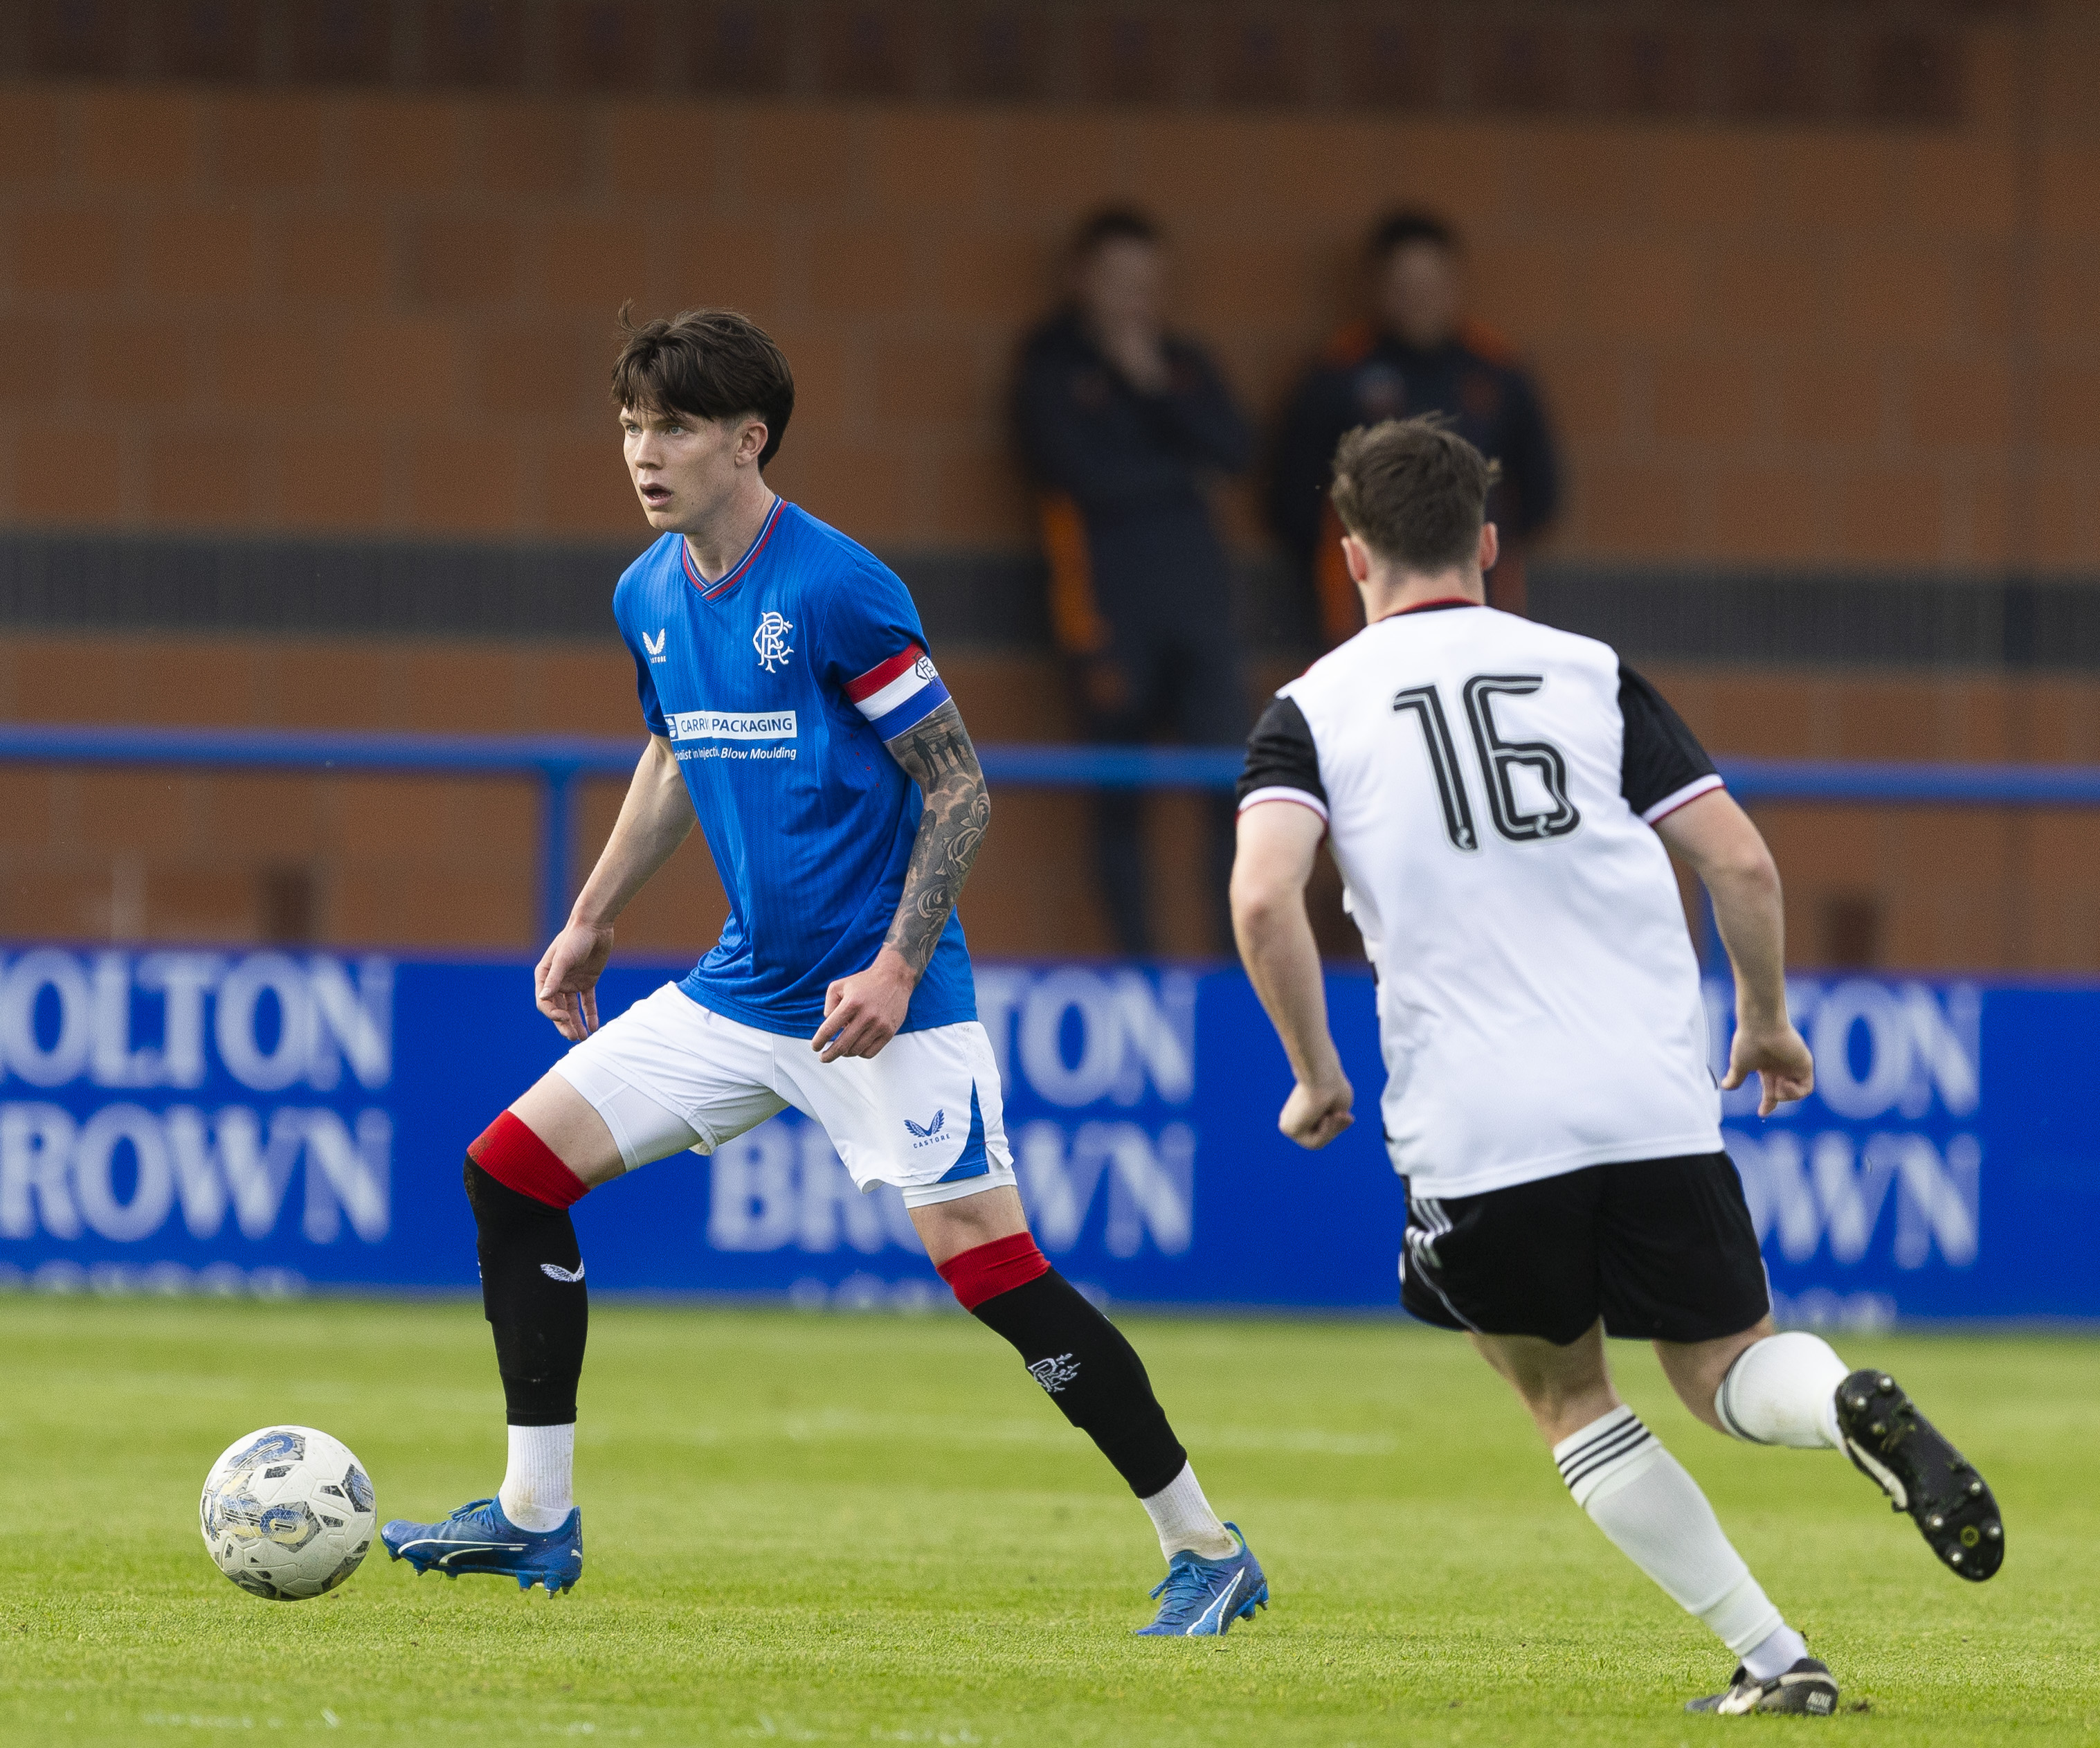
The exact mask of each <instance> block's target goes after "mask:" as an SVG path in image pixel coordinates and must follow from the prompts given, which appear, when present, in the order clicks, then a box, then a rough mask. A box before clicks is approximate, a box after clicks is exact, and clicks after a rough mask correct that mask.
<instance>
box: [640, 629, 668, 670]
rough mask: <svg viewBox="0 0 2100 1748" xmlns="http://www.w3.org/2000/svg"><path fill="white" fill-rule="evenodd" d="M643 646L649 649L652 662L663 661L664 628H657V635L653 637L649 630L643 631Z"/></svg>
mask: <svg viewBox="0 0 2100 1748" xmlns="http://www.w3.org/2000/svg"><path fill="white" fill-rule="evenodd" d="M642 648H644V649H645V650H646V651H649V660H651V662H660V661H662V660H664V632H663V630H662V629H661V628H659V629H658V630H657V633H656V635H655V637H653V638H652V637H651V636H650V635H649V633H647V632H646V631H645V632H643V633H642Z"/></svg>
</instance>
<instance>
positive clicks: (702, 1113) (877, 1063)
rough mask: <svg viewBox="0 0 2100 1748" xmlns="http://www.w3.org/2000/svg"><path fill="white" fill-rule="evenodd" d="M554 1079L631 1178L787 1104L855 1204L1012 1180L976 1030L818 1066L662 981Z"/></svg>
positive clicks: (953, 1030) (925, 1035)
mask: <svg viewBox="0 0 2100 1748" xmlns="http://www.w3.org/2000/svg"><path fill="white" fill-rule="evenodd" d="M554 1072H555V1073H556V1074H558V1075H560V1076H561V1077H562V1079H564V1080H566V1081H567V1082H568V1083H569V1084H570V1085H571V1086H572V1087H574V1088H576V1091H577V1092H579V1093H581V1094H583V1096H584V1097H585V1098H587V1099H589V1101H590V1103H591V1106H592V1108H593V1110H596V1111H597V1112H598V1115H600V1116H601V1117H602V1118H604V1119H605V1123H606V1127H607V1128H609V1129H611V1131H612V1138H613V1139H614V1141H617V1142H618V1143H619V1144H620V1158H621V1159H623V1160H624V1161H625V1162H626V1164H627V1168H628V1170H629V1171H630V1172H631V1171H633V1169H634V1168H636V1167H637V1166H641V1165H646V1164H648V1163H650V1162H651V1160H653V1159H667V1158H668V1157H669V1156H670V1155H671V1154H674V1153H680V1152H683V1151H685V1150H686V1149H689V1148H690V1149H692V1150H695V1151H696V1152H699V1153H712V1152H713V1151H714V1150H715V1149H716V1148H717V1147H719V1146H721V1144H722V1143H723V1142H724V1141H733V1140H734V1139H735V1137H738V1136H739V1135H741V1134H743V1132H744V1131H745V1130H746V1129H749V1128H756V1127H757V1125H758V1124H760V1123H763V1122H765V1119H767V1118H768V1117H770V1116H774V1115H777V1114H778V1113H779V1112H780V1111H781V1110H784V1109H786V1107H787V1106H790V1105H792V1106H794V1107H795V1108H796V1110H799V1111H801V1113H802V1115H804V1116H805V1117H809V1118H810V1119H814V1121H815V1122H817V1123H821V1124H823V1128H824V1132H825V1133H826V1134H827V1136H829V1137H831V1142H832V1146H833V1147H835V1148H836V1149H837V1150H838V1155H839V1158H840V1159H842V1160H843V1161H844V1162H845V1168H846V1170H847V1172H849V1173H850V1174H851V1176H852V1177H853V1181H854V1184H855V1185H857V1186H858V1188H859V1189H860V1190H861V1191H862V1194H866V1193H867V1191H869V1190H873V1189H874V1188H875V1186H876V1185H877V1184H894V1185H896V1186H897V1187H898V1190H901V1191H902V1192H903V1195H904V1203H905V1206H906V1207H925V1206H927V1205H928V1204H929V1203H935V1202H952V1201H954V1200H955V1199H956V1198H958V1197H961V1196H970V1195H975V1194H977V1193H978V1192H979V1191H981V1190H995V1189H997V1188H999V1186H1000V1185H1003V1184H1010V1183H1012V1181H1013V1155H1012V1151H1011V1150H1009V1149H1008V1146H1007V1144H1006V1123H1005V1116H1004V1105H1003V1103H1002V1101H1001V1100H1000V1098H999V1064H998V1062H997V1060H996V1059H995V1057H993V1055H992V1049H991V1040H990V1038H989V1037H988V1036H987V1035H986V1032H985V1029H984V1027H983V1026H981V1025H980V1024H978V1023H977V1021H975V1020H967V1021H964V1022H961V1023H960V1024H958V1025H954V1026H929V1027H928V1028H927V1029H926V1030H925V1031H915V1032H899V1033H898V1035H897V1036H895V1037H894V1038H893V1039H891V1040H889V1043H888V1044H885V1045H884V1046H883V1048H882V1052H881V1053H880V1055H878V1056H875V1057H840V1059H839V1060H838V1061H837V1062H823V1061H821V1060H820V1059H819V1058H818V1053H816V1052H815V1051H814V1050H812V1049H811V1048H810V1040H808V1039H806V1038H783V1037H782V1036H781V1035H779V1034H778V1033H776V1032H762V1031H759V1030H758V1029H757V1027H756V1026H746V1025H745V1024H743V1022H742V1021H740V1020H732V1019H730V1018H729V1017H727V1016H726V1015H723V1014H720V1013H715V1012H714V1011H713V1010H712V1009H709V1008H704V1007H702V1006H701V1005H700V1004H699V1003H698V1002H696V1001H695V1000H693V999H692V997H691V996H690V995H687V994H686V992H685V991H683V990H682V989H680V988H679V987H678V986H677V984H675V983H666V984H665V985H664V987H662V988H661V989H660V990H658V991H656V992H655V994H654V995H649V996H646V997H645V998H644V999H643V1000H640V1001H637V1003H635V1004H634V1005H633V1007H631V1008H629V1009H628V1010H627V1011H626V1013H623V1014H621V1015H620V1017H618V1018H617V1019H615V1020H611V1021H609V1022H607V1023H606V1024H605V1025H603V1026H600V1027H599V1028H598V1030H597V1031H594V1032H593V1033H592V1034H591V1035H590V1036H589V1037H588V1038H586V1039H585V1040H584V1041H583V1042H582V1043H581V1044H576V1045H575V1046H574V1047H573V1048H571V1050H570V1051H569V1053H568V1054H567V1056H565V1057H562V1059H561V1061H559V1062H557V1063H555V1064H554Z"/></svg>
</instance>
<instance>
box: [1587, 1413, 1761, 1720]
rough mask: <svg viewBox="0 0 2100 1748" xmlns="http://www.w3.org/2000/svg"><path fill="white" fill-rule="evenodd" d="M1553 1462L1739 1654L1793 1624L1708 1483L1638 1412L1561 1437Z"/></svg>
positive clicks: (1621, 1546) (1615, 1533)
mask: <svg viewBox="0 0 2100 1748" xmlns="http://www.w3.org/2000/svg"><path fill="white" fill-rule="evenodd" d="M1553 1460H1554V1462H1555V1463H1557V1464H1558V1465H1559V1466H1560V1478H1561V1479H1562V1480H1563V1481H1565V1482H1567V1483H1568V1491H1569V1492H1570V1493H1572V1494H1574V1496H1575V1503H1577V1505H1579V1506H1581V1507H1582V1509H1583V1510H1584V1511H1586V1512H1588V1513H1589V1514H1590V1519H1591V1520H1592V1521H1594V1522H1595V1524H1596V1525H1597V1527H1598V1528H1599V1530H1603V1531H1604V1534H1606V1535H1608V1536H1609V1537H1610V1538H1611V1539H1612V1543H1614V1544H1615V1545H1616V1546H1617V1548H1618V1550H1619V1552H1621V1553H1622V1554H1624V1555H1625V1556H1626V1557H1627V1558H1628V1559H1629V1560H1632V1561H1633V1563H1634V1564H1635V1565H1637V1566H1639V1568H1640V1569H1641V1570H1642V1571H1643V1572H1645V1573H1646V1574H1648V1576H1649V1577H1650V1578H1653V1579H1654V1580H1655V1581H1656V1582H1657V1583H1658V1584H1660V1585H1661V1587H1663V1589H1664V1590H1665V1591H1668V1592H1669V1593H1670V1597H1671V1599H1672V1600H1674V1601H1675V1602H1676V1603H1677V1605H1679V1607H1680V1608H1682V1609H1684V1610H1685V1611H1686V1612H1687V1613H1691V1614H1696V1615H1697V1616H1698V1617H1699V1618H1700V1619H1701V1620H1702V1621H1704V1622H1705V1623H1706V1624H1707V1626H1708V1627H1710V1628H1712V1630H1713V1631H1714V1634H1715V1635H1716V1636H1718V1638H1719V1639H1720V1640H1721V1642H1722V1643H1723V1644H1725V1645H1727V1648H1728V1649H1730V1650H1731V1651H1733V1652H1734V1653H1736V1656H1738V1657H1741V1656H1743V1655H1745V1653H1747V1652H1748V1651H1749V1649H1750V1648H1751V1647H1752V1646H1757V1647H1758V1648H1759V1649H1762V1647H1763V1646H1764V1644H1766V1643H1767V1641H1768V1640H1770V1639H1771V1636H1772V1635H1773V1633H1774V1632H1775V1631H1777V1630H1778V1629H1780V1628H1781V1627H1785V1625H1786V1622H1785V1621H1784V1620H1782V1619H1781V1618H1780V1612H1779V1610H1778V1609H1775V1608H1774V1607H1773V1606H1772V1605H1771V1601H1770V1600H1768V1599H1767V1596H1765V1593H1764V1591H1762V1589H1760V1588H1759V1587H1758V1581H1757V1580H1756V1579H1755V1578H1752V1577H1751V1576H1750V1569H1749V1567H1748V1566H1746V1565H1744V1564H1743V1556H1741V1555H1740V1554H1739V1553H1737V1552H1736V1550H1735V1548H1734V1547H1733V1546H1732V1544H1731V1543H1730V1542H1729V1540H1728V1538H1727V1536H1726V1535H1724V1534H1723V1533H1722V1530H1721V1522H1720V1520H1719V1519H1718V1518H1717V1517H1716V1516H1714V1507H1712V1506H1710V1505H1709V1504H1708V1503H1706V1495H1705V1494H1703V1493H1701V1491H1700V1490H1699V1483H1698V1482H1697V1481H1694V1480H1693V1479H1692V1477H1690V1476H1689V1475H1688V1474H1687V1473H1686V1472H1685V1471H1684V1468H1683V1464H1681V1463H1679V1462H1678V1460H1677V1459H1676V1458H1674V1457H1673V1456H1672V1455H1670V1453H1669V1452H1668V1451H1667V1450H1664V1449H1663V1448H1662V1446H1661V1444H1660V1443H1659V1442H1658V1441H1657V1438H1656V1436H1655V1435H1654V1434H1653V1433H1652V1432H1649V1431H1648V1428H1646V1427H1644V1426H1643V1425H1642V1424H1641V1422H1640V1417H1639V1415H1636V1414H1635V1412H1634V1411H1633V1410H1632V1409H1630V1408H1614V1409H1613V1410H1612V1411H1611V1412H1610V1413H1609V1414H1608V1415H1603V1416H1601V1417H1599V1419H1595V1420H1593V1421H1591V1422H1590V1424H1589V1425H1587V1426H1586V1427H1584V1428H1582V1431H1581V1432H1574V1433H1571V1434H1570V1435H1569V1436H1568V1437H1566V1438H1564V1439H1562V1440H1561V1441H1560V1443H1559V1444H1557V1445H1555V1446H1554V1447H1553ZM1788 1661H1789V1663H1790V1662H1792V1661H1793V1660H1792V1659H1791V1658H1789V1660H1788ZM1760 1679H1762V1677H1760Z"/></svg>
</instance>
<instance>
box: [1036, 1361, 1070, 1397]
mask: <svg viewBox="0 0 2100 1748" xmlns="http://www.w3.org/2000/svg"><path fill="white" fill-rule="evenodd" d="M1028 1375H1029V1376H1030V1377H1031V1378H1033V1379H1035V1381H1036V1382H1037V1383H1038V1384H1041V1385H1042V1386H1043V1388H1044V1389H1045V1390H1047V1391H1048V1392H1049V1393H1050V1394H1051V1395H1052V1396H1055V1395H1057V1393H1058V1392H1059V1391H1061V1390H1062V1389H1063V1388H1065V1385H1066V1384H1070V1382H1071V1381H1072V1380H1073V1379H1074V1378H1076V1377H1078V1376H1079V1362H1078V1361H1077V1360H1075V1359H1074V1358H1073V1357H1072V1356H1071V1355H1070V1354H1069V1353H1061V1354H1059V1355H1058V1356H1057V1358H1055V1359H1054V1360H1038V1361H1037V1362H1035V1364H1034V1365H1033V1366H1030V1367H1029V1368H1028Z"/></svg>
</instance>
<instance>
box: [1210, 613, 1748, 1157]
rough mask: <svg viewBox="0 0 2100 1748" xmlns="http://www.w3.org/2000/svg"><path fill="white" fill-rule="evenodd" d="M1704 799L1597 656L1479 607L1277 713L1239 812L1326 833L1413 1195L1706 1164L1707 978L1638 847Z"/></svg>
mask: <svg viewBox="0 0 2100 1748" xmlns="http://www.w3.org/2000/svg"><path fill="white" fill-rule="evenodd" d="M1720 786H1721V779H1720V778H1719V777H1718V775H1715V773H1714V766H1713V761H1711V760H1710V759H1709V758H1708V757H1706V754H1705V752H1704V750H1703V749H1702V748H1701V747H1700V745H1699V743H1698V742H1697V741H1696V739H1694V738H1693V737H1692V733H1691V731H1690V730H1688V729H1687V728H1686V726H1684V724H1683V722H1682V721H1680V720H1679V717H1678V716H1677V714H1676V713H1675V712H1674V711H1673V710H1672V709H1671V708H1670V706H1669V705H1668V704H1666V703H1665V702H1664V701H1663V700H1662V699H1661V696H1660V695H1658V694H1657V692H1656V691H1655V690H1654V688H1653V687H1652V686H1649V685H1648V682H1646V681H1645V680H1643V679H1642V678H1640V676H1639V675H1638V674H1636V673H1634V672H1633V671H1632V670H1631V669H1629V668H1627V667H1626V666H1625V665H1624V664H1622V663H1621V661H1620V660H1619V658H1618V656H1617V654H1616V652H1614V651H1612V649H1610V648H1609V647H1608V646H1606V645H1604V644H1602V643H1599V642H1595V641H1594V640H1593V639H1591V638H1581V637H1576V636H1574V635H1573V634H1571V633H1568V632H1564V631H1556V630H1554V629H1551V627H1548V626H1545V625H1536V624H1533V622H1532V621H1530V620H1524V619H1519V618H1515V617H1514V616H1511V615H1509V614H1507V613H1501V612H1498V611H1494V610H1493V609H1492V608H1489V607H1480V606H1476V605H1474V604H1472V603H1464V602H1449V603H1446V602H1436V603H1428V604H1427V605H1425V606H1423V607H1416V608H1413V609H1410V610H1408V611H1403V612H1401V613H1398V614H1396V615H1394V616H1392V617H1390V618H1387V619H1383V620H1379V622H1378V623H1377V624H1375V625H1370V626H1367V627H1365V629H1364V630H1362V631H1361V632H1360V633H1357V635H1356V636H1355V637H1354V638H1351V639H1350V640H1349V641H1348V642H1347V643H1345V644H1343V646H1342V647H1340V648H1339V649H1337V650H1335V651H1333V653H1331V654H1330V655H1327V656H1326V657H1325V658H1324V659H1323V660H1321V661H1319V662H1317V663H1316V664H1314V665H1313V667H1312V669H1310V670H1309V671H1308V673H1305V674H1304V676H1303V677H1302V678H1299V679H1297V680H1294V681H1293V682H1291V683H1290V685H1288V686H1285V687H1284V688H1283V689H1282V691H1280V692H1278V693H1277V697H1276V701H1275V702H1274V703H1273V704H1271V705H1270V707H1269V708H1268V712H1267V713H1266V714H1264V717H1262V720H1261V722H1260V724H1259V725H1258V726H1256V728H1255V732H1254V734H1253V735H1252V736H1251V739H1249V741H1248V744H1247V763H1246V774H1245V775H1243V776H1242V779H1241V782H1240V805H1241V806H1242V808H1245V807H1249V806H1260V805H1263V804H1264V803H1268V802H1294V803H1296V804H1299V805H1300V806H1307V807H1310V808H1312V810H1314V811H1315V812H1317V813H1318V814H1320V815H1321V818H1322V819H1325V820H1326V822H1327V829H1328V832H1329V833H1330V844H1331V846H1332V848H1333V851H1334V855H1335V863H1336V864H1337V866H1339V868H1340V869H1341V872H1342V879H1343V884H1344V886H1345V888H1346V893H1347V897H1346V903H1347V904H1348V910H1349V912H1350V914H1351V915H1352V916H1353V917H1354V918H1355V920H1356V923H1357V927H1358V928H1359V929H1361V930H1362V931H1363V938H1364V947H1365V951H1366V953H1367V954H1368V955H1369V956H1370V960H1371V964H1372V965H1373V967H1374V969H1375V970H1376V971H1377V973H1378V979H1379V984H1378V1013H1379V1038H1380V1042H1381V1044H1382V1046H1383V1051H1384V1055H1385V1066H1386V1075H1387V1079H1386V1089H1385V1094H1384V1098H1383V1117H1384V1122H1385V1132H1386V1140H1387V1146H1388V1148H1389V1149H1390V1150H1391V1153H1392V1163H1393V1167H1394V1169H1395V1170H1396V1171H1398V1172H1401V1173H1403V1174H1404V1175H1405V1176H1406V1177H1407V1179H1408V1181H1409V1187H1410V1192H1411V1193H1412V1194H1414V1195H1416V1196H1465V1195H1476V1194H1480V1193H1481V1192H1482V1191H1485V1190H1497V1189H1501V1188H1502V1187H1504V1186H1506V1185H1511V1184H1520V1183H1526V1182H1529V1181H1532V1180H1533V1179H1536V1178H1542V1177H1551V1176H1556V1175H1557V1174H1559V1173H1560V1172H1572V1171H1576V1170H1579V1169H1580V1168H1582V1167H1584V1166H1589V1165H1597V1164H1601V1163H1606V1162H1608V1161H1615V1160H1632V1159H1668V1158H1672V1157H1674V1156H1676V1155H1679V1154H1708V1153H1713V1152H1714V1151H1716V1150H1718V1149H1719V1147H1720V1145H1721V1139H1720V1131H1719V1119H1720V1108H1719V1100H1718V1095H1717V1093H1716V1091H1715V1088H1714V1078H1713V1075H1712V1074H1711V1072H1710V1070H1709V1068H1708V1066H1707V1040H1706V1026H1705V1011H1704V1009H1703V1006H1702V1004H1701V1000H1700V991H1699V968H1698V964H1697V961H1696V959H1695V957H1694V956H1693V953H1692V942H1691V938H1690V936H1689V934H1687V930H1686V928H1685V922H1684V912H1683V906H1682V903H1681V902H1680V900H1679V895H1678V887H1677V881H1676V877H1675V876H1674V874H1673V873H1672V872H1671V868H1670V858H1669V855H1668V854H1667V853H1666V852H1665V850H1664V849H1663V846H1662V843H1661V840H1660V839H1659V838H1658V837H1657V836H1656V834H1655V832H1654V830H1653V824H1654V822H1655V821H1657V819H1661V818H1662V816H1663V815H1664V814H1667V813H1669V812H1670V811H1671V810H1673V809H1674V808H1677V807H1680V806H1683V805H1684V803H1685V802H1687V801H1691V800H1692V799H1693V798H1694V797H1697V796H1699V795H1701V794H1704V793H1705V792H1707V791H1708V790H1710V789H1714V788H1719V787H1720Z"/></svg>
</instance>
